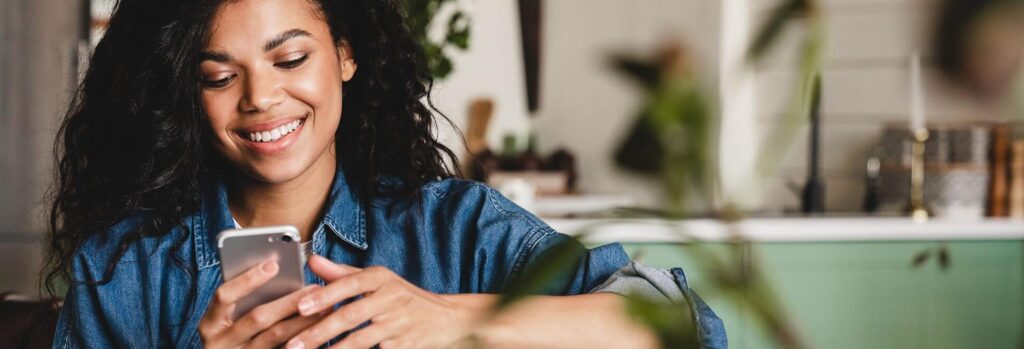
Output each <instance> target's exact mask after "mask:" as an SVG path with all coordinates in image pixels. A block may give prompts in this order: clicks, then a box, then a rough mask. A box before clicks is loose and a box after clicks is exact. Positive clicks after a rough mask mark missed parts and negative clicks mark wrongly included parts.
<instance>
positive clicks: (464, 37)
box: [401, 0, 470, 79]
mask: <svg viewBox="0 0 1024 349" xmlns="http://www.w3.org/2000/svg"><path fill="white" fill-rule="evenodd" d="M401 4H402V7H403V8H404V9H405V12H406V16H407V21H408V22H407V23H408V25H409V29H410V30H411V31H412V34H413V36H415V37H416V40H417V41H419V43H420V45H421V46H422V47H423V50H424V54H425V55H426V58H427V67H428V68H429V69H430V75H431V76H433V77H434V78H435V79H444V78H445V77H447V76H448V75H449V74H451V72H452V70H454V67H453V65H452V60H451V57H450V56H449V54H448V52H446V50H448V49H449V48H452V49H458V50H466V49H468V48H469V37H470V18H469V15H467V14H466V12H464V11H463V10H462V8H460V7H459V5H458V1H457V0H402V1H401ZM446 6H451V7H452V8H453V10H452V12H451V15H450V16H449V17H448V18H447V21H446V22H445V23H444V27H442V28H440V31H441V38H440V40H435V39H432V38H431V31H432V30H434V29H433V28H432V26H435V25H437V24H435V23H434V22H435V21H436V20H438V19H440V17H438V15H439V14H441V13H442V10H443V9H445V7H446Z"/></svg>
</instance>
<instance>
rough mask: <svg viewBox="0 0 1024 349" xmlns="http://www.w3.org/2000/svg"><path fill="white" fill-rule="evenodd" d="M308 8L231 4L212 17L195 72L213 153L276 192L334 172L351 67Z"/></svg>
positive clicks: (347, 53)
mask: <svg viewBox="0 0 1024 349" xmlns="http://www.w3.org/2000/svg"><path fill="white" fill-rule="evenodd" d="M314 6H315V5H313V4H312V3H311V2H310V1H305V0H293V1H281V0H242V1H236V2H228V3H226V4H225V5H223V6H222V7H221V8H220V9H219V11H218V12H217V14H216V15H215V16H214V19H213V23H212V25H211V34H210V39H209V43H208V44H207V46H206V47H205V49H204V54H203V57H202V62H201V63H200V72H201V74H202V77H201V78H202V81H201V84H202V86H203V103H204V107H205V109H206V114H207V115H208V118H209V123H210V127H211V129H212V130H213V134H214V139H213V140H212V141H213V143H214V146H215V147H216V148H217V150H218V151H219V152H220V153H221V154H222V155H224V157H225V158H227V160H228V161H229V162H230V163H231V164H232V165H233V166H234V167H235V168H236V169H238V170H239V171H240V172H242V173H244V174H246V175H248V176H249V177H251V178H252V179H254V180H257V181H260V182H264V183H270V184H277V183H283V182H287V181H290V180H292V179H295V178H297V177H299V176H300V175H302V174H304V173H306V171H307V170H309V169H310V168H313V167H314V165H316V164H321V165H324V164H328V163H329V164H332V165H333V164H334V158H333V157H334V153H333V152H334V150H333V149H334V137H335V136H334V135H335V131H337V129H338V124H339V121H340V119H341V101H342V98H341V96H342V89H341V84H342V82H343V81H348V80H349V79H351V78H352V75H353V74H355V70H356V65H355V62H354V61H353V59H352V53H351V50H349V49H348V45H347V44H343V45H336V44H335V42H334V41H333V39H332V38H331V34H330V29H329V28H328V26H327V23H325V22H324V20H323V19H321V17H320V15H319V13H318V12H317V11H318V9H316V8H315V7H314Z"/></svg>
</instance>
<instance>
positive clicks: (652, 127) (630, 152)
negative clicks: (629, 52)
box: [613, 44, 717, 215]
mask: <svg viewBox="0 0 1024 349" xmlns="http://www.w3.org/2000/svg"><path fill="white" fill-rule="evenodd" d="M613 64H614V67H615V68H616V69H617V70H618V71H619V72H621V73H622V74H624V75H625V76H627V77H630V78H632V80H633V81H634V82H635V83H637V84H638V85H639V86H640V88H641V89H642V90H643V91H644V98H645V101H644V103H643V106H642V107H641V109H640V111H638V112H637V116H636V117H635V118H634V123H633V126H632V127H631V128H630V131H629V133H628V134H627V136H626V138H625V140H624V142H623V143H622V145H621V146H620V147H619V148H618V150H617V151H616V154H615V161H616V163H618V164H619V166H621V167H622V168H624V169H627V170H631V171H634V172H637V173H642V174H648V175H655V176H657V177H658V178H659V179H660V180H661V184H662V187H663V188H664V189H665V190H664V192H663V193H664V198H665V201H666V204H667V205H666V206H667V207H666V209H667V210H668V212H670V213H676V214H680V215H681V214H684V213H685V211H686V207H685V204H686V203H687V202H689V201H692V200H699V201H708V200H709V199H710V196H711V192H710V190H711V189H712V188H713V186H710V185H708V182H709V181H713V178H715V171H714V169H715V167H716V166H714V165H713V164H712V161H711V159H712V156H713V154H712V151H713V149H714V147H713V144H712V139H713V138H712V134H713V133H714V132H716V131H717V127H716V124H715V122H714V121H715V117H714V115H713V113H712V110H711V107H710V105H709V103H708V101H707V98H706V97H705V96H704V94H703V93H702V92H701V90H700V86H699V84H698V83H697V80H696V78H695V77H694V76H693V74H692V69H691V68H690V66H689V64H688V60H687V54H686V52H685V51H684V50H683V49H682V47H681V46H679V45H678V44H669V45H667V46H665V47H663V48H662V50H661V52H659V54H658V56H657V57H656V59H654V60H653V61H646V60H643V59H638V58H633V57H627V56H617V57H614V58H613Z"/></svg>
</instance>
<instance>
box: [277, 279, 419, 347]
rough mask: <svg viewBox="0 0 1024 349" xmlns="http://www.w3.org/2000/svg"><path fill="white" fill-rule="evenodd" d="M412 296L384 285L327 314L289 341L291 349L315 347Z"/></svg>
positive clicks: (398, 305)
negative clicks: (368, 294) (376, 290)
mask: <svg viewBox="0 0 1024 349" xmlns="http://www.w3.org/2000/svg"><path fill="white" fill-rule="evenodd" d="M409 297H410V296H409V294H408V293H405V292H403V291H402V290H401V289H399V288H383V289H381V290H380V291H378V292H374V293H373V294H371V295H370V296H367V297H365V298H363V299H360V300H357V301H355V302H352V303H349V304H347V305H345V306H343V307H341V308H339V309H338V310H335V311H334V313H332V314H330V315H328V316H327V317H325V318H324V319H323V320H321V321H320V322H318V323H316V324H315V325H313V326H311V327H309V328H307V329H306V330H304V331H302V332H301V333H299V335H297V336H295V338H293V339H292V340H291V341H288V349H299V348H315V347H317V346H319V345H321V344H323V343H325V342H327V341H328V340H330V339H332V338H334V337H336V336H337V335H339V334H341V333H344V332H345V331H348V330H351V329H353V328H356V327H357V326H359V325H360V324H362V323H364V322H366V321H369V320H370V319H373V318H375V317H377V316H378V315H380V314H383V313H386V312H388V311H391V310H393V309H395V308H397V307H400V306H402V305H405V304H406V303H408V301H409ZM392 320H394V319H392ZM364 330H365V329H363V330H359V331H356V332H355V333H360V332H362V331H364ZM350 336H351V335H350ZM373 338H376V337H373ZM362 340H367V339H361V340H360V341H362ZM373 344H376V342H375V343H371V344H370V345H371V346H372V345H373Z"/></svg>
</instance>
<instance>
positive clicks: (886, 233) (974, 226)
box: [546, 217, 1024, 243]
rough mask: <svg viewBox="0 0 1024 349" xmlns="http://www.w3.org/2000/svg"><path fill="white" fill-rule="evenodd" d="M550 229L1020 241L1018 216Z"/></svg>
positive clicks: (632, 237) (604, 237) (600, 237)
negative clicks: (920, 221)
mask: <svg viewBox="0 0 1024 349" xmlns="http://www.w3.org/2000/svg"><path fill="white" fill-rule="evenodd" d="M546 222H547V223H548V224H549V225H550V226H551V227H552V228H554V229H555V230H557V231H559V232H562V233H566V234H569V235H574V236H576V235H580V234H581V231H582V230H583V229H589V232H588V233H587V234H586V236H585V237H581V240H583V241H585V242H588V243H606V242H624V243H678V242H687V241H693V239H697V240H700V241H710V242H724V241H729V240H731V239H733V238H735V237H739V238H742V239H744V240H747V241H753V242H835V241H945V240H978V241H980V240H1024V219H984V220H951V219H932V220H930V221H928V222H926V223H917V222H914V221H913V220H911V219H910V218H903V217H884V218H879V217H861V218H851V217H843V218H833V217H814V218H811V217H802V218H750V219H745V220H742V221H740V222H738V223H736V224H734V225H730V224H726V223H725V222H723V221H720V220H714V219H692V220H677V221H664V220H655V219H547V220H546Z"/></svg>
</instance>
